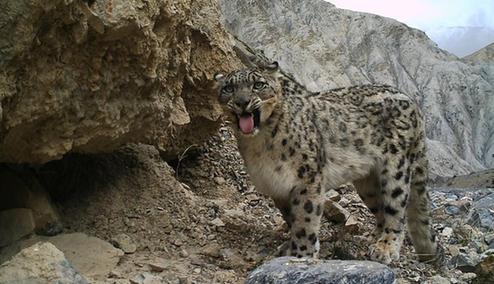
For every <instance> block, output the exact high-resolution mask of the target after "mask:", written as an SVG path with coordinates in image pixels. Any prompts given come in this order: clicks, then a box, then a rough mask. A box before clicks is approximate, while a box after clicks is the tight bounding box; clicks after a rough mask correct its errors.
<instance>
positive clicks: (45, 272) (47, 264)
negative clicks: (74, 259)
mask: <svg viewBox="0 0 494 284" xmlns="http://www.w3.org/2000/svg"><path fill="white" fill-rule="evenodd" d="M0 283H74V284H87V283H89V282H88V281H87V280H86V279H85V278H84V277H83V276H82V275H81V274H80V273H79V272H78V271H77V270H76V269H74V267H73V266H72V265H71V264H70V262H69V261H68V260H67V259H66V258H65V256H64V254H63V253H62V252H61V251H59V250H58V249H57V248H56V247H55V246H53V245H52V244H50V243H46V242H40V243H36V244H34V245H32V246H30V247H27V248H25V249H23V250H22V251H20V252H19V253H18V254H17V255H15V256H14V257H13V258H12V259H11V260H9V261H7V262H5V263H3V264H1V265H0Z"/></svg>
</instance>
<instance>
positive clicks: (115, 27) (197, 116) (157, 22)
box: [0, 0, 239, 163]
mask: <svg viewBox="0 0 494 284" xmlns="http://www.w3.org/2000/svg"><path fill="white" fill-rule="evenodd" d="M218 19H219V9H218V5H217V3H216V2H215V1H212V0H199V1H190V0H181V1H164V2H163V1H158V0H150V1H131V2H128V1H123V0H98V1H82V0H80V1H79V0H78V1H75V0H63V1H62V0H50V1H41V0H35V1H27V0H25V1H24V0H23V1H2V3H1V4H0V23H1V25H0V33H1V34H2V37H1V38H0V68H1V70H2V71H1V72H0V162H13V163H20V162H29V163H44V162H47V161H50V160H53V159H58V158H60V157H61V156H62V155H64V154H65V153H67V152H102V151H109V150H112V149H115V148H116V147H117V146H119V145H121V144H124V143H129V142H144V143H148V144H152V145H156V146H158V147H159V148H160V149H161V150H163V151H164V152H165V153H167V154H170V155H174V154H176V153H177V152H181V151H183V149H185V148H186V147H188V146H190V145H192V144H195V143H198V142H199V141H201V140H202V139H203V138H204V137H208V136H209V135H210V134H211V133H212V132H213V131H214V130H216V126H218V124H219V123H218V117H219V115H220V111H219V106H218V105H217V103H216V100H215V95H214V93H213V92H212V91H211V90H210V89H209V87H208V84H209V82H210V78H211V76H212V73H213V72H215V71H216V70H222V69H230V68H233V67H235V66H238V65H239V63H238V61H236V59H235V56H234V55H233V54H232V49H231V44H230V37H229V36H228V34H227V33H226V32H225V31H224V29H223V28H222V26H221V24H220V22H219V20H218ZM192 133H193V135H192Z"/></svg>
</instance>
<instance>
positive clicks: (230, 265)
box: [220, 249, 245, 269]
mask: <svg viewBox="0 0 494 284" xmlns="http://www.w3.org/2000/svg"><path fill="white" fill-rule="evenodd" d="M220 256H221V259H222V261H221V262H220V267H222V268H226V269H238V268H241V267H244V266H245V261H244V259H243V258H242V257H241V256H240V255H239V254H238V252H236V251H234V250H232V249H222V250H221V251H220Z"/></svg>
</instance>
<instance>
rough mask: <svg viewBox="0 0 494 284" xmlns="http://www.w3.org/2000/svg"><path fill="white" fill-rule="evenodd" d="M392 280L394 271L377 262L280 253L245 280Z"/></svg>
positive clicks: (288, 283) (327, 283) (250, 282)
mask: <svg viewBox="0 0 494 284" xmlns="http://www.w3.org/2000/svg"><path fill="white" fill-rule="evenodd" d="M394 281H395V275H394V273H393V271H392V270H391V269H390V268H389V267H387V266H385V265H382V264H380V263H376V262H371V261H343V260H314V259H304V258H302V259H299V258H294V257H279V258H275V259H273V260H271V261H269V262H267V263H265V264H263V265H261V266H260V267H258V268H256V269H255V270H254V271H253V272H251V273H250V275H249V276H248V277H247V280H246V281H245V283H246V284H255V283H259V284H260V283H271V284H277V283H279V284H282V283H283V284H285V283H286V284H291V283H293V284H294V283H325V284H332V283H334V284H336V283H347V284H357V283H362V284H363V283H367V284H377V283H379V284H381V283H389V284H391V283H394Z"/></svg>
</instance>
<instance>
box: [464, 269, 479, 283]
mask: <svg viewBox="0 0 494 284" xmlns="http://www.w3.org/2000/svg"><path fill="white" fill-rule="evenodd" d="M476 277H477V274H475V273H472V272H468V273H463V274H462V275H460V280H461V281H465V282H467V283H471V282H472V280H473V279H475V278H476Z"/></svg>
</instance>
